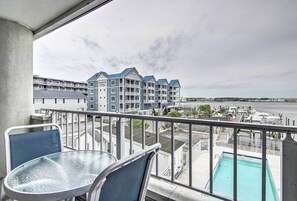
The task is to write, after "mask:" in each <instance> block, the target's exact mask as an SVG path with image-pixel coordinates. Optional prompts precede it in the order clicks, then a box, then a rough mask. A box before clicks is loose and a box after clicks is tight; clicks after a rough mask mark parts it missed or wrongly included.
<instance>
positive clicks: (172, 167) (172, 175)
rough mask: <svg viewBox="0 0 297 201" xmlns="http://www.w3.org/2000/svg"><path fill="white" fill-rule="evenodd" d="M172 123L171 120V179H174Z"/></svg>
mask: <svg viewBox="0 0 297 201" xmlns="http://www.w3.org/2000/svg"><path fill="white" fill-rule="evenodd" d="M173 128H174V123H173V122H171V181H174V150H175V146H174V133H173Z"/></svg>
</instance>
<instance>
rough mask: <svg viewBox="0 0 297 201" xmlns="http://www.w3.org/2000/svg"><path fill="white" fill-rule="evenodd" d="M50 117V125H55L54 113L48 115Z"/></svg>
mask: <svg viewBox="0 0 297 201" xmlns="http://www.w3.org/2000/svg"><path fill="white" fill-rule="evenodd" d="M50 117H51V123H55V122H54V111H53V112H52V113H51V114H50Z"/></svg>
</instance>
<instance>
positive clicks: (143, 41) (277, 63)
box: [34, 0, 297, 97]
mask: <svg viewBox="0 0 297 201" xmlns="http://www.w3.org/2000/svg"><path fill="white" fill-rule="evenodd" d="M296 10H297V2H296V1H293V0H284V1H276V0H273V1H268V0H265V1H256V0H252V1H213V0H210V1H202V0H187V1H181V0H178V1H169V0H152V1H144V0H126V1H112V2H111V3H109V4H107V5H106V6H104V7H102V8H100V9H98V10H97V11H95V12H93V13H91V14H89V15H87V16H85V17H83V18H81V19H79V20H77V21H75V22H73V23H71V24H69V25H67V26H65V27H63V28H61V29H59V30H56V31H55V32H53V33H51V34H49V35H48V36H45V37H43V38H41V39H39V40H37V41H36V42H35V44H34V73H35V74H40V75H42V76H47V77H55V78H63V79H70V80H72V79H73V80H78V81H85V80H86V79H88V78H89V77H90V76H92V75H93V74H94V73H95V72H97V71H101V70H102V71H106V72H108V73H116V72H119V71H121V70H123V69H124V68H125V67H130V66H135V67H137V69H138V70H139V72H140V73H141V74H143V75H146V74H154V75H155V77H156V78H168V79H169V80H170V79H180V82H181V85H182V87H183V88H182V91H181V92H182V95H183V96H189V95H190V96H200V97H202V96H206V97H216V96H245V97H261V96H266V97H282V96H285V97H294V96H295V94H296V92H297V90H296V87H295V82H294V80H295V78H296V74H297V70H296V65H297V27H296V24H297V12H296Z"/></svg>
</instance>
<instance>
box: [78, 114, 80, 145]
mask: <svg viewBox="0 0 297 201" xmlns="http://www.w3.org/2000/svg"><path fill="white" fill-rule="evenodd" d="M77 149H78V150H80V114H77Z"/></svg>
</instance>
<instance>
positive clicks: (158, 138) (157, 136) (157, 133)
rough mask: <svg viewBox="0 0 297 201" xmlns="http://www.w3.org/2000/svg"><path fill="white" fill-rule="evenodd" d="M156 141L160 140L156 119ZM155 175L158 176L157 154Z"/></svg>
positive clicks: (157, 156)
mask: <svg viewBox="0 0 297 201" xmlns="http://www.w3.org/2000/svg"><path fill="white" fill-rule="evenodd" d="M156 142H157V143H159V142H160V136H159V128H158V121H156ZM156 175H157V176H159V154H157V155H156Z"/></svg>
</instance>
